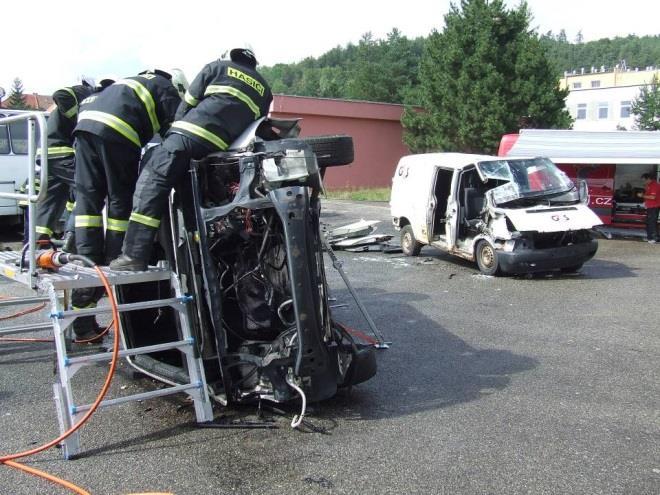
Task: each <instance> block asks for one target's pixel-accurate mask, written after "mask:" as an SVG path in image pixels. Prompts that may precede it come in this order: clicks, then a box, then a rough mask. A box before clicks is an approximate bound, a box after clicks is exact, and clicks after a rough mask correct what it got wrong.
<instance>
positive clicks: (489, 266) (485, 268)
mask: <svg viewBox="0 0 660 495" xmlns="http://www.w3.org/2000/svg"><path fill="white" fill-rule="evenodd" d="M476 254H477V256H476V258H477V265H479V270H481V273H483V274H484V275H497V274H498V273H499V272H500V260H499V258H498V256H497V249H495V248H494V247H493V246H491V245H490V243H489V242H488V241H484V240H481V241H479V242H478V243H477V250H476Z"/></svg>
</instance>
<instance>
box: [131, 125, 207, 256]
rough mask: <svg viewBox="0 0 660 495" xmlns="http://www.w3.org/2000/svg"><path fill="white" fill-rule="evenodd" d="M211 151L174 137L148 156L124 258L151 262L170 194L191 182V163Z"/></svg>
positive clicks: (151, 151) (139, 186) (200, 145)
mask: <svg viewBox="0 0 660 495" xmlns="http://www.w3.org/2000/svg"><path fill="white" fill-rule="evenodd" d="M211 151H212V150H210V149H208V148H207V147H206V146H204V145H202V144H200V143H198V142H196V141H194V140H193V139H191V138H189V137H187V136H183V135H181V134H174V133H172V134H169V135H168V136H167V137H166V138H165V140H164V141H163V143H162V144H161V145H160V146H156V147H154V148H151V149H150V150H149V151H148V152H147V154H145V156H144V158H143V166H142V171H141V172H140V178H139V180H138V183H137V186H136V188H135V195H134V196H133V212H132V213H131V216H130V220H129V222H128V231H127V232H126V238H125V240H124V247H123V249H122V252H123V253H124V254H125V255H127V256H130V257H131V258H136V259H140V260H144V261H149V258H150V255H151V249H152V246H153V243H154V240H155V238H156V234H157V233H158V228H159V227H160V221H161V218H162V217H163V215H164V214H165V212H166V211H167V205H168V197H169V194H170V191H171V190H172V188H178V187H179V186H181V185H183V183H184V181H186V180H187V179H188V178H187V174H186V172H188V169H189V167H190V160H200V159H202V158H204V157H205V156H206V155H208V154H209V153H211Z"/></svg>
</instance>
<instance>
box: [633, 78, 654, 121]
mask: <svg viewBox="0 0 660 495" xmlns="http://www.w3.org/2000/svg"><path fill="white" fill-rule="evenodd" d="M659 82H660V81H659V80H658V76H655V75H654V76H653V79H652V80H651V84H648V85H646V86H644V87H643V88H642V89H641V90H640V92H639V96H638V97H637V98H635V100H634V101H633V102H632V106H631V112H632V114H633V115H634V116H635V127H636V128H637V129H638V130H640V131H660V85H659V84H658V83H659Z"/></svg>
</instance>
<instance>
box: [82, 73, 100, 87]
mask: <svg viewBox="0 0 660 495" xmlns="http://www.w3.org/2000/svg"><path fill="white" fill-rule="evenodd" d="M80 84H82V85H83V86H89V87H90V88H95V87H96V82H95V81H94V78H93V77H91V76H86V75H84V74H83V75H82V76H80Z"/></svg>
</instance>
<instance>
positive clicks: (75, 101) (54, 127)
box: [37, 85, 92, 158]
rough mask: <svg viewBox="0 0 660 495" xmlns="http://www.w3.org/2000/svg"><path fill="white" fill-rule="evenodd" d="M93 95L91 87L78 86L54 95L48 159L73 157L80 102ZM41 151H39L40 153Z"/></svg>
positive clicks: (48, 126) (49, 120)
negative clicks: (74, 135) (74, 131)
mask: <svg viewBox="0 0 660 495" xmlns="http://www.w3.org/2000/svg"><path fill="white" fill-rule="evenodd" d="M91 94H92V88H90V87H89V86H83V85H77V86H71V87H68V88H62V89H58V90H57V91H55V93H53V102H54V103H55V109H54V110H53V111H52V112H51V113H50V115H49V116H48V123H47V129H48V158H64V157H66V156H73V130H74V129H75V127H76V121H77V119H78V108H79V106H80V102H82V101H83V100H84V99H85V98H87V97H88V96H89V95H91ZM40 151H41V150H37V153H40Z"/></svg>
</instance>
